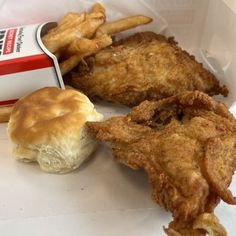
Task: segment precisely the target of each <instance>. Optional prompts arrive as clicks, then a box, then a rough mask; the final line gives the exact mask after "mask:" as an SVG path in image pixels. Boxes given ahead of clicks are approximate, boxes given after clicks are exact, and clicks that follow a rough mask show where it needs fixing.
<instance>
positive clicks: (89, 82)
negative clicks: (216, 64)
mask: <svg viewBox="0 0 236 236" xmlns="http://www.w3.org/2000/svg"><path fill="white" fill-rule="evenodd" d="M71 84H72V86H73V87H75V88H78V89H80V90H82V91H83V92H84V93H85V94H86V95H88V96H89V97H90V98H93V97H99V98H102V99H104V100H107V101H113V102H117V103H121V104H124V105H128V106H133V105H138V104H139V103H140V102H142V101H144V100H158V99H162V98H166V97H169V96H172V95H176V94H178V93H180V92H184V91H194V90H199V91H203V92H205V93H207V94H209V95H216V94H222V95H224V96H227V94H228V89H227V88H226V87H225V86H220V84H219V81H218V80H217V79H216V78H215V76H214V75H213V74H212V73H211V72H209V71H208V70H206V69H204V68H203V65H202V64H200V63H198V62H197V61H196V60H195V58H194V56H191V55H189V54H188V53H187V52H186V51H183V50H182V49H181V48H180V47H178V46H177V43H176V42H175V41H174V39H173V38H166V37H164V36H162V35H158V34H155V33H153V32H143V33H136V34H134V35H133V36H130V37H128V38H126V39H123V40H120V41H118V42H115V43H114V44H113V45H112V46H110V47H108V48H106V49H104V50H101V51H100V52H98V53H97V54H95V55H94V56H91V57H88V58H87V59H85V61H83V62H82V63H80V64H79V67H78V71H77V72H74V75H73V77H72V81H71Z"/></svg>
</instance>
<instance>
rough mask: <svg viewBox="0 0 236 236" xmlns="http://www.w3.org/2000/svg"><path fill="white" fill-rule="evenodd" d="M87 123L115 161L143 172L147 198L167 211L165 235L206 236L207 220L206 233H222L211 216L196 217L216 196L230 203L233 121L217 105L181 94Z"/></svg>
mask: <svg viewBox="0 0 236 236" xmlns="http://www.w3.org/2000/svg"><path fill="white" fill-rule="evenodd" d="M87 125H88V127H89V128H90V129H91V131H92V132H93V133H94V134H95V136H96V138H97V139H99V140H103V141H109V142H111V146H112V150H113V155H114V157H115V158H116V159H117V160H119V161H120V162H121V163H123V164H125V165H127V166H129V167H131V168H133V169H139V168H144V169H145V170H146V172H147V173H148V175H149V180H150V182H151V184H152V187H153V193H152V196H153V199H154V200H155V201H156V202H157V203H158V204H159V205H161V206H162V207H164V208H165V209H167V210H170V211H171V212H172V213H173V217H174V220H173V222H172V223H171V224H170V225H169V228H168V229H165V231H166V233H167V234H168V235H184V236H189V235H196V236H200V235H206V230H208V231H209V229H211V223H212V225H214V229H213V228H212V232H215V231H217V229H219V230H221V232H223V227H222V226H220V225H219V224H218V227H215V226H217V222H216V220H215V217H214V216H213V215H212V216H211V217H210V216H208V217H207V220H206V217H202V214H206V213H212V212H213V211H214V208H215V207H216V206H217V204H218V202H219V200H220V199H223V200H224V201H226V202H228V203H230V204H235V199H232V197H231V196H232V194H231V192H230V191H229V190H228V189H227V188H228V186H229V184H230V182H231V178H232V175H233V172H234V170H235V168H236V165H235V163H236V155H235V151H236V148H235V142H236V133H235V129H236V123H235V119H234V117H233V116H232V115H231V114H230V113H229V111H228V110H227V107H226V106H225V105H224V104H223V103H219V102H216V101H214V100H213V99H212V98H211V97H209V96H208V95H207V94H204V93H202V92H199V91H195V92H185V93H183V94H179V95H176V96H172V97H170V98H166V99H163V100H159V101H152V102H150V101H145V102H143V103H141V104H140V105H139V106H137V107H135V108H134V109H133V110H132V111H131V112H130V113H129V114H128V115H127V116H125V117H113V118H111V119H109V120H107V121H104V122H88V123H87ZM209 219H212V220H209ZM213 220H214V222H213ZM194 222H197V223H194ZM207 222H211V223H209V224H208V223H207ZM201 225H202V226H204V227H202V229H199V228H201ZM212 227H213V226H212ZM213 235H216V234H213ZM219 235H221V236H223V235H224V234H222V233H220V232H219Z"/></svg>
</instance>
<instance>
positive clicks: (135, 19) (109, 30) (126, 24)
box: [96, 15, 152, 36]
mask: <svg viewBox="0 0 236 236" xmlns="http://www.w3.org/2000/svg"><path fill="white" fill-rule="evenodd" d="M150 22H152V18H150V17H147V16H142V15H137V16H130V17H127V18H123V19H120V20H118V21H114V22H111V23H105V24H103V25H102V26H100V27H99V29H98V30H97V32H96V36H99V35H101V34H110V35H112V34H115V33H119V32H121V31H124V30H128V29H131V28H135V27H137V26H139V25H144V24H148V23H150Z"/></svg>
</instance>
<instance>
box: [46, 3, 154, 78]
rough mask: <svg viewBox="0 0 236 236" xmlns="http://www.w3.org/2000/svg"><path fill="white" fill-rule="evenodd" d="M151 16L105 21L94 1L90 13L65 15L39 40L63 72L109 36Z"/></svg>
mask: <svg viewBox="0 0 236 236" xmlns="http://www.w3.org/2000/svg"><path fill="white" fill-rule="evenodd" d="M151 21H152V19H151V18H150V17H147V16H143V15H136V16H130V17H126V18H123V19H120V20H117V21H114V22H109V23H107V22H106V10H105V8H104V7H103V6H102V5H101V4H100V3H95V4H94V5H93V6H92V8H91V10H90V11H89V12H81V13H73V12H70V13H68V14H66V15H65V16H64V17H63V18H62V19H61V20H60V21H59V22H58V25H57V27H55V28H53V29H51V30H49V32H48V33H47V34H46V35H45V36H43V38H42V41H43V43H44V45H45V46H46V47H47V49H48V50H49V51H50V52H52V53H53V54H54V55H55V56H56V57H57V58H58V60H59V61H60V69H61V73H62V75H65V74H66V73H68V72H70V71H71V70H72V69H73V68H74V67H76V66H77V65H78V64H79V63H80V61H81V60H83V58H85V57H88V56H90V55H92V54H95V53H97V52H99V50H101V49H103V48H105V47H107V46H109V45H111V44H112V39H111V37H110V35H113V34H115V33H119V32H122V31H124V30H128V29H131V28H134V27H137V26H139V25H144V24H148V23H150V22H151Z"/></svg>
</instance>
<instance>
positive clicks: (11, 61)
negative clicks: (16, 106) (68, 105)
mask: <svg viewBox="0 0 236 236" xmlns="http://www.w3.org/2000/svg"><path fill="white" fill-rule="evenodd" d="M51 24H53V23H48V24H41V25H38V24H37V25H27V26H19V27H14V28H8V29H1V30H0V106H3V105H10V104H13V103H14V102H15V101H16V100H17V99H19V98H20V97H22V96H25V95H27V94H29V93H31V92H32V91H34V90H37V89H39V88H42V87H46V86H56V87H60V88H64V83H63V80H62V76H61V73H60V69H59V65H58V62H57V59H56V57H55V56H54V55H53V54H51V53H50V52H49V51H48V50H47V49H46V48H45V47H44V45H43V43H42V41H41V35H42V34H43V32H44V31H45V30H46V29H48V27H50V26H51Z"/></svg>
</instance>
